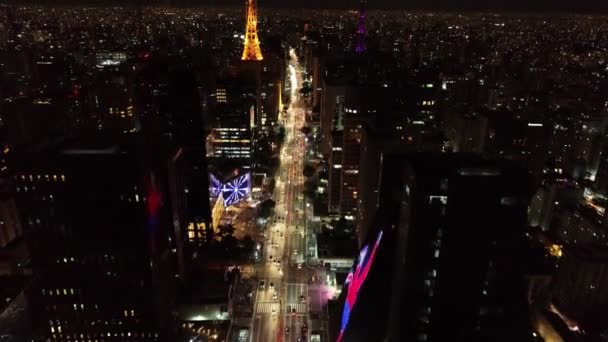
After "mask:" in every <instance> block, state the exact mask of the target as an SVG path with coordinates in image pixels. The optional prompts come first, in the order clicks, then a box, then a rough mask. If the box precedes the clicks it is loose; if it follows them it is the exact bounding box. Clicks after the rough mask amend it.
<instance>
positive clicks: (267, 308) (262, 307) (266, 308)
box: [255, 301, 308, 314]
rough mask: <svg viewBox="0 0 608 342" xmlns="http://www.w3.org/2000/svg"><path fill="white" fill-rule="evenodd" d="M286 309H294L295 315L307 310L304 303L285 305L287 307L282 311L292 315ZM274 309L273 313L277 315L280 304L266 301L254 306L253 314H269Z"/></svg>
mask: <svg viewBox="0 0 608 342" xmlns="http://www.w3.org/2000/svg"><path fill="white" fill-rule="evenodd" d="M287 307H289V310H293V309H294V308H295V309H296V313H297V314H305V313H307V312H308V311H307V310H308V308H307V306H306V303H291V304H287V306H285V308H284V309H283V311H284V312H285V313H288V314H289V313H292V312H291V311H287ZM273 309H274V312H276V313H278V312H279V310H280V304H279V302H272V301H266V302H258V303H257V304H256V309H255V312H256V313H271V312H272V310H273Z"/></svg>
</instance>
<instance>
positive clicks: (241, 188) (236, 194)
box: [209, 173, 251, 207]
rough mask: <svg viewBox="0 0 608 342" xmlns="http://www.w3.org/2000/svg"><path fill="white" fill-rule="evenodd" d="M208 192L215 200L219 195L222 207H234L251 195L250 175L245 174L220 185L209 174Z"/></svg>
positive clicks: (218, 181) (216, 179)
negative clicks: (221, 199) (222, 202)
mask: <svg viewBox="0 0 608 342" xmlns="http://www.w3.org/2000/svg"><path fill="white" fill-rule="evenodd" d="M209 179H210V191H211V194H212V195H213V197H215V198H217V197H218V196H219V195H220V193H221V195H222V198H223V200H224V206H225V207H229V206H231V205H235V204H237V203H239V202H241V201H242V200H244V199H246V198H247V197H249V195H250V194H251V175H250V174H249V173H245V174H243V175H240V176H238V177H236V178H234V179H232V180H230V181H228V182H226V183H222V182H221V181H220V180H219V179H218V178H217V177H215V176H214V175H212V174H210V175H209Z"/></svg>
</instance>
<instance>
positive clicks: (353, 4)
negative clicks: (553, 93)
mask: <svg viewBox="0 0 608 342" xmlns="http://www.w3.org/2000/svg"><path fill="white" fill-rule="evenodd" d="M25 1H27V2H31V3H46V4H60V3H69V4H85V3H86V4H112V5H124V4H129V3H131V4H134V3H136V2H139V1H141V2H143V3H152V4H158V3H165V4H169V3H170V2H173V3H175V4H177V5H182V6H208V5H213V6H239V5H242V4H243V3H244V0H29V1H28V0H25ZM25 1H24V2H25ZM258 1H259V6H260V7H275V8H277V7H278V8H280V7H291V8H293V7H296V8H298V7H305V8H357V7H358V3H359V0H258ZM367 3H368V7H369V8H403V9H437V10H450V11H459V10H462V11H471V10H509V11H523V12H525V11H534V12H555V11H561V12H563V11H575V12H592V13H597V12H602V13H608V0H367Z"/></svg>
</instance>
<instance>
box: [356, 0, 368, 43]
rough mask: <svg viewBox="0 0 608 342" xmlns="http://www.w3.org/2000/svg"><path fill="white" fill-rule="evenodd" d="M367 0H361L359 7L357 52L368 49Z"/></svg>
mask: <svg viewBox="0 0 608 342" xmlns="http://www.w3.org/2000/svg"><path fill="white" fill-rule="evenodd" d="M366 32H367V30H366V29H365V0H361V6H360V7H359V21H358V23H357V43H356V44H357V45H356V46H355V52H356V53H363V52H365V50H366V49H367V47H366V44H365V33H366Z"/></svg>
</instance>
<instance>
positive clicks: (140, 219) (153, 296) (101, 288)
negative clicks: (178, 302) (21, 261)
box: [14, 135, 191, 341]
mask: <svg viewBox="0 0 608 342" xmlns="http://www.w3.org/2000/svg"><path fill="white" fill-rule="evenodd" d="M123 139H124V140H123ZM183 174H184V156H183V150H182V149H181V148H174V147H172V145H171V144H169V143H166V142H165V141H164V139H162V138H160V137H158V138H157V139H155V140H154V142H152V141H151V139H150V141H145V140H144V139H143V137H140V136H135V135H129V136H127V137H124V136H123V138H122V139H121V140H120V141H116V138H113V139H108V138H105V137H99V136H92V137H88V138H82V139H78V140H74V141H65V142H59V143H57V144H55V145H52V146H46V147H43V148H42V149H40V150H36V151H31V152H30V153H28V154H25V155H24V158H23V160H21V161H19V162H18V163H17V169H16V173H15V176H14V179H15V182H16V191H17V195H16V197H17V206H18V208H19V211H20V215H21V219H22V222H23V223H22V224H23V226H24V230H25V235H26V240H27V243H28V246H29V248H30V250H31V267H32V272H33V276H34V280H33V284H32V286H31V287H30V289H29V290H28V301H29V303H30V308H31V311H32V321H33V325H34V327H35V331H36V335H37V336H38V337H40V338H43V339H45V340H47V339H49V340H55V341H68V340H76V339H91V340H95V339H98V340H102V339H104V340H116V339H121V340H123V339H124V340H139V341H168V340H171V335H172V333H173V329H174V327H173V321H174V319H173V317H172V314H171V312H172V309H173V305H174V298H175V294H176V289H177V287H178V286H179V284H180V282H182V281H186V278H187V273H188V272H187V271H188V267H187V265H186V263H185V260H190V259H191V256H190V257H188V256H187V254H188V245H187V235H186V233H185V219H184V214H185V207H186V203H185V193H186V189H185V188H184V179H183Z"/></svg>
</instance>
